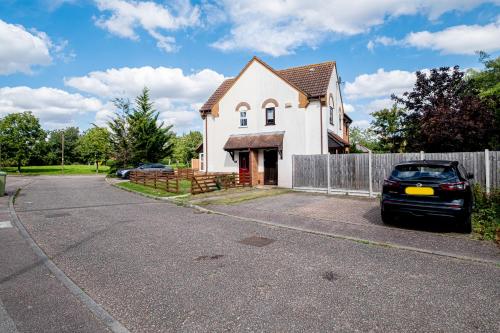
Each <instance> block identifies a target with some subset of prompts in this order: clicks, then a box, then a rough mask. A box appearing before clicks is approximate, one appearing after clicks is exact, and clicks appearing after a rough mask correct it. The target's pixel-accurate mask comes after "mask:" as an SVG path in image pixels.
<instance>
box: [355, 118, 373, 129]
mask: <svg viewBox="0 0 500 333" xmlns="http://www.w3.org/2000/svg"><path fill="white" fill-rule="evenodd" d="M352 127H358V128H361V129H365V128H368V127H370V122H369V121H368V120H366V119H362V120H355V121H353V122H352V124H351V128H352Z"/></svg>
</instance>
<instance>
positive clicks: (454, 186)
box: [439, 182, 467, 191]
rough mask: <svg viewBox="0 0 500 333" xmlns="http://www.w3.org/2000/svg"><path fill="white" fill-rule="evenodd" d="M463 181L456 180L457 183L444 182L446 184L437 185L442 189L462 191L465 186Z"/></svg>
mask: <svg viewBox="0 0 500 333" xmlns="http://www.w3.org/2000/svg"><path fill="white" fill-rule="evenodd" d="M466 186H467V185H466V184H465V182H458V183H446V184H441V185H439V187H440V188H441V190H443V191H463V190H465V188H466Z"/></svg>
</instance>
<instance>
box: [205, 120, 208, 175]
mask: <svg viewBox="0 0 500 333" xmlns="http://www.w3.org/2000/svg"><path fill="white" fill-rule="evenodd" d="M207 124H208V115H206V116H205V174H207V173H208V125H207Z"/></svg>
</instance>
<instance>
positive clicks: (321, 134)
mask: <svg viewBox="0 0 500 333" xmlns="http://www.w3.org/2000/svg"><path fill="white" fill-rule="evenodd" d="M318 101H319V127H320V137H321V154H323V104H321V97H320V98H318Z"/></svg>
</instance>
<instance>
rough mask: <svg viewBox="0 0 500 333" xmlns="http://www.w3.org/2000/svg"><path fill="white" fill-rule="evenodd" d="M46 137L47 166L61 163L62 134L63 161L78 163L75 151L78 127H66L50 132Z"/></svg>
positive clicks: (78, 135)
mask: <svg viewBox="0 0 500 333" xmlns="http://www.w3.org/2000/svg"><path fill="white" fill-rule="evenodd" d="M48 134H49V137H48V142H47V144H48V148H49V155H48V156H47V163H48V164H58V163H60V162H61V155H62V154H61V153H62V135H63V134H64V161H65V162H66V163H73V162H78V161H80V156H79V155H78V152H77V151H76V147H77V144H78V140H79V139H80V130H79V129H78V127H67V128H65V129H59V130H54V131H50V132H49V133H48Z"/></svg>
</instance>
